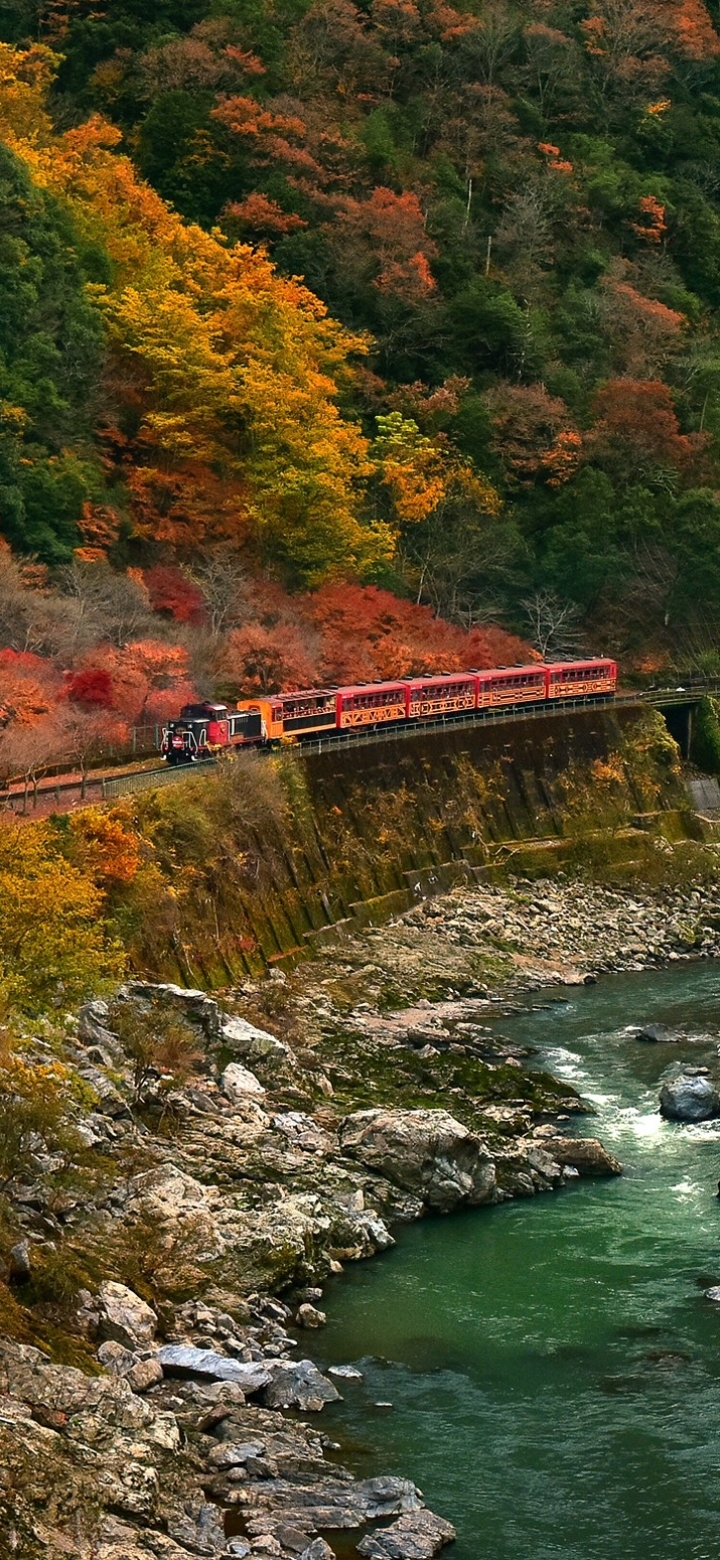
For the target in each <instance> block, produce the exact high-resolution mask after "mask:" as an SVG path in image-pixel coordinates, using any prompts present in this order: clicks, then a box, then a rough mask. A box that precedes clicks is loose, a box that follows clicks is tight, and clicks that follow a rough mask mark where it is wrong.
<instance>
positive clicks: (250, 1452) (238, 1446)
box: [208, 1441, 265, 1468]
mask: <svg viewBox="0 0 720 1560" xmlns="http://www.w3.org/2000/svg"><path fill="white" fill-rule="evenodd" d="M264 1451H265V1443H264V1442H263V1441H223V1442H222V1444H221V1445H220V1446H216V1447H214V1449H213V1451H212V1452H211V1453H210V1456H209V1457H208V1463H209V1465H210V1467H211V1468H243V1467H244V1466H245V1463H246V1462H251V1461H252V1460H253V1459H254V1458H255V1457H262V1455H263V1453H264Z"/></svg>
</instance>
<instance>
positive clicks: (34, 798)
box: [0, 681, 720, 818]
mask: <svg viewBox="0 0 720 1560" xmlns="http://www.w3.org/2000/svg"><path fill="white" fill-rule="evenodd" d="M705 694H715V695H717V696H720V683H716V682H703V683H698V682H696V681H688V683H687V685H686V686H684V687H677V688H666V689H651V690H648V691H643V692H637V693H621V694H615V695H614V696H613V695H607V697H601V698H599V699H597V700H596V701H595V703H594V704H592V705H590V704H588V701H587V699H558V700H556V701H554V702H546V703H544V704H542V705H537V706H534V707H533V706H531V705H526V706H524V707H520V708H518V707H515V708H512V709H505V710H474V711H463V712H461V713H459V714H455V715H439V716H436V717H435V718H434V719H432V720H426V721H414V722H412V723H408V724H407V725H406V724H400V723H398V725H396V726H385V727H384V728H380V730H374V731H360V732H356V731H335V732H330V733H328V734H327V736H322V737H315V738H310V739H308V740H306V741H303V742H302V744H301V747H302V751H303V752H304V753H332V752H335V751H340V750H342V749H344V748H349V747H352V748H357V747H372V746H377V745H378V744H386V743H389V742H408V741H412V739H413V738H414V737H418V736H427V735H428V734H432V733H433V732H439V731H462V730H470V729H472V728H474V727H478V726H498V725H511V724H513V723H514V722H517V721H519V720H533V721H536V720H537V721H539V720H552V719H553V718H557V717H558V716H561V715H567V714H568V713H573V712H575V713H576V712H577V711H579V710H583V711H585V712H586V713H587V712H589V711H592V709H597V708H607V707H608V706H610V705H612V707H613V708H615V709H617V708H620V709H629V708H632V707H637V706H642V705H646V706H649V707H650V708H657V709H670V708H673V707H678V706H682V705H688V704H692V703H693V702H696V701H697V700H698V699H700V698H702V697H703V695H705ZM215 768H216V760H213V759H209V760H204V761H203V763H202V764H201V765H194V764H180V765H178V766H177V767H175V768H168V767H167V765H165V764H157V765H155V766H154V767H153V768H152V769H148V768H147V767H144V768H138V769H130V770H125V771H124V772H123V773H122V774H107V773H103V774H98V775H93V774H92V773H91V774H89V775H86V776H85V778H84V779H82V778H79V777H78V776H77V775H75V776H67V777H66V776H63V775H58V776H56V777H54V778H53V779H51V780H44V781H41V782H40V783H39V784H38V785H37V786H36V787H32V786H31V787H29V788H27V789H26V788H25V787H24V786H22V785H21V786H16V787H13V788H11V789H10V790H7V791H0V810H3V811H4V812H5V813H8V812H11V813H14V814H15V815H16V816H18V817H34V818H40V817H46V816H48V815H49V814H50V813H66V812H74V811H75V809H76V808H78V807H88V806H92V805H97V803H99V802H106V801H113V800H114V799H115V798H116V797H119V796H127V795H129V794H132V793H136V792H138V791H148V790H154V789H155V788H156V787H157V786H163V785H173V784H178V783H181V782H182V781H183V780H186V779H187V778H188V776H191V775H198V774H206V773H207V772H208V771H210V770H212V769H215Z"/></svg>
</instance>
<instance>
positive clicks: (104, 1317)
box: [98, 1282, 157, 1349]
mask: <svg viewBox="0 0 720 1560" xmlns="http://www.w3.org/2000/svg"><path fill="white" fill-rule="evenodd" d="M98 1309H99V1312H100V1323H99V1331H98V1336H99V1337H100V1338H102V1339H103V1340H105V1339H112V1341H113V1342H114V1343H121V1344H122V1345H123V1347H124V1348H126V1349H143V1348H145V1347H146V1346H147V1344H149V1343H152V1341H153V1338H154V1337H155V1332H156V1329H157V1317H156V1315H155V1312H154V1311H153V1310H152V1308H151V1307H150V1306H149V1305H147V1304H146V1302H145V1301H144V1300H141V1299H140V1296H139V1295H136V1294H135V1291H134V1290H133V1289H128V1287H127V1285H126V1284H113V1283H109V1282H108V1283H106V1284H101V1285H100V1289H99V1290H98Z"/></svg>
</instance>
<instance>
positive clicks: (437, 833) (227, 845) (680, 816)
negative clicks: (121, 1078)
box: [121, 708, 704, 987]
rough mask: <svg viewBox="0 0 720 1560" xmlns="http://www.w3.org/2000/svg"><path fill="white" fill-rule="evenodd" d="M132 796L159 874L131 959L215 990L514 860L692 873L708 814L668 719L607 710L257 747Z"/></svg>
mask: <svg viewBox="0 0 720 1560" xmlns="http://www.w3.org/2000/svg"><path fill="white" fill-rule="evenodd" d="M121 807H122V810H123V815H124V816H126V817H127V816H129V815H131V817H132V823H133V827H134V828H135V829H136V830H137V831H138V832H139V833H140V835H141V836H143V837H144V838H145V839H146V841H147V842H148V848H149V849H151V851H152V853H153V861H154V867H155V873H156V884H155V891H154V895H153V902H152V914H151V915H150V916H148V914H147V906H146V907H145V909H144V910H143V909H142V907H140V908H139V909H138V908H137V907H135V909H134V908H133V906H132V905H130V906H129V908H128V907H126V915H125V928H124V938H125V941H126V943H128V945H129V947H130V953H131V958H132V960H133V962H134V964H135V966H136V968H137V969H138V970H139V971H141V972H143V973H146V974H151V975H153V976H156V977H161V978H166V979H167V978H170V979H180V980H181V981H182V982H184V983H185V984H188V985H200V986H204V987H211V986H217V985H227V984H231V983H233V982H234V981H236V980H237V979H238V978H239V977H241V976H242V975H244V974H257V973H259V972H261V971H262V970H263V969H264V968H267V967H268V966H270V967H272V966H273V965H274V964H282V963H287V962H292V961H293V960H295V959H297V958H298V957H300V956H301V955H303V954H305V953H307V951H308V949H312V948H313V947H317V946H318V945H321V944H322V943H323V941H324V940H326V939H332V938H333V937H335V936H336V935H337V933H338V931H339V930H341V929H344V930H345V931H354V930H356V929H357V928H359V927H362V926H366V925H369V924H379V923H380V922H382V921H385V920H387V919H388V918H389V917H390V916H391V915H397V914H399V913H402V912H404V911H406V910H408V909H409V908H410V907H411V906H412V905H413V903H416V902H418V901H419V900H422V899H424V898H426V897H428V896H431V895H433V894H436V893H438V892H441V891H443V890H447V889H449V888H453V887H455V886H458V885H462V884H469V885H470V884H473V883H476V882H478V881H479V882H486V881H488V880H490V881H493V880H495V879H497V878H500V877H502V875H503V873H504V872H505V871H507V870H508V869H510V870H512V872H513V873H515V874H517V873H520V874H523V875H526V876H531V877H532V876H543V875H546V874H547V873H548V872H553V871H556V870H561V869H564V870H576V869H578V868H583V867H584V868H587V869H589V870H590V871H591V872H592V873H593V874H594V875H595V876H598V875H600V876H603V875H606V874H610V875H611V876H612V877H614V878H616V879H617V878H623V879H624V880H625V881H628V880H631V879H632V877H633V875H639V876H640V877H641V878H642V879H643V880H644V881H648V880H649V881H651V882H652V881H653V880H654V879H656V878H657V877H658V874H660V875H662V874H665V875H666V874H667V873H668V871H669V870H670V858H672V863H673V864H674V867H675V869H676V870H677V871H678V872H680V873H681V874H682V871H683V860H684V859H685V856H686V855H692V852H693V851H694V850H695V851H697V849H698V846H699V842H701V841H702V838H703V827H704V826H703V825H702V823H701V822H700V820H699V819H698V816H697V814H696V813H695V812H694V811H693V810H692V808H691V806H690V804H689V802H688V797H687V793H686V789H685V784H684V779H683V775H682V770H681V765H680V761H679V755H678V750H677V747H676V745H675V743H674V742H673V741H672V739H671V737H670V736H669V734H668V732H667V729H666V727H665V724H664V721H663V719H662V716H661V715H659V714H657V713H655V712H651V711H648V710H634V709H633V710H620V711H617V710H610V709H606V708H603V709H600V708H597V709H593V710H588V711H582V712H579V713H573V714H568V715H562V716H557V717H555V718H552V719H547V720H545V721H542V722H540V721H537V720H530V719H528V720H518V721H517V722H513V723H511V724H505V725H501V726H488V727H478V728H477V729H471V730H468V729H463V730H459V729H458V730H457V731H452V730H450V731H445V732H442V733H440V734H433V735H427V736H419V735H414V736H413V737H412V739H405V740H392V739H389V740H387V741H385V742H382V743H378V744H376V745H372V746H367V747H362V746H360V747H358V748H356V749H340V750H337V751H328V752H326V753H320V754H309V755H303V754H302V753H301V752H299V751H297V750H289V751H288V752H286V753H283V754H281V755H279V756H278V757H276V758H271V759H268V758H261V757H257V758H255V757H254V756H247V757H243V758H242V759H240V760H238V761H236V762H231V763H229V764H228V765H227V766H225V767H221V768H219V769H218V770H217V772H215V773H214V774H212V775H207V776H196V775H195V774H193V775H191V776H188V778H187V779H186V780H184V781H183V782H182V783H181V784H179V785H177V786H173V787H170V788H166V789H165V790H164V791H162V792H157V793H151V794H149V795H144V796H141V797H134V798H131V799H130V798H128V799H126V800H125V801H124V802H123V803H122V804H121ZM131 897H132V896H131Z"/></svg>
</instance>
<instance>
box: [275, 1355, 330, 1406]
mask: <svg viewBox="0 0 720 1560" xmlns="http://www.w3.org/2000/svg"><path fill="white" fill-rule="evenodd" d="M268 1368H269V1370H270V1371H271V1372H272V1380H271V1382H270V1385H269V1386H267V1387H266V1388H265V1390H264V1392H263V1398H262V1400H263V1403H264V1404H265V1405H266V1407H267V1408H300V1409H302V1411H303V1413H306V1412H307V1411H308V1410H311V1411H312V1412H315V1413H317V1412H318V1411H319V1410H320V1409H321V1408H324V1407H325V1404H326V1403H337V1402H338V1400H339V1398H340V1393H339V1392H338V1390H337V1387H334V1386H333V1384H332V1382H331V1381H328V1379H327V1376H323V1375H322V1374H321V1373H320V1371H319V1370H318V1368H317V1365H313V1362H312V1360H278V1361H277V1362H275V1361H268Z"/></svg>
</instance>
